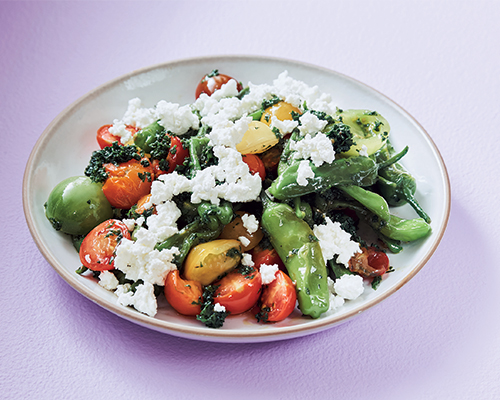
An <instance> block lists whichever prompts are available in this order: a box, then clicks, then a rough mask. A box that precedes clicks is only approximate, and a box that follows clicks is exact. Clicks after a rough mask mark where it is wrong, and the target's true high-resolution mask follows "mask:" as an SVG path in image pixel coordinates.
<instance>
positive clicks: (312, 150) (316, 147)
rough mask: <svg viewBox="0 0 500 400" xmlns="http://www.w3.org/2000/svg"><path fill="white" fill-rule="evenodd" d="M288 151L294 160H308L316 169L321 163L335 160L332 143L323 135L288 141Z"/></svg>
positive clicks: (308, 135)
mask: <svg viewBox="0 0 500 400" xmlns="http://www.w3.org/2000/svg"><path fill="white" fill-rule="evenodd" d="M290 150H292V151H294V152H295V153H294V155H293V157H294V158H295V159H310V160H311V161H312V162H313V164H314V165H315V166H316V167H319V166H321V165H322V164H323V163H325V162H326V163H331V162H332V161H333V160H334V159H335V150H334V149H333V145H332V141H331V140H330V139H329V138H328V136H326V135H325V134H323V133H318V134H317V135H316V136H311V135H310V134H307V135H306V136H305V137H304V138H303V139H301V140H297V141H295V140H290Z"/></svg>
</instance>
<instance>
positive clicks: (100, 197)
mask: <svg viewBox="0 0 500 400" xmlns="http://www.w3.org/2000/svg"><path fill="white" fill-rule="evenodd" d="M45 216H46V217H47V219H48V220H49V221H50V223H51V224H52V226H53V227H54V229H56V230H60V231H61V232H64V233H67V234H70V235H75V236H76V235H86V234H87V233H89V232H90V231H91V230H92V229H93V228H94V227H96V226H97V225H99V224H100V223H101V222H104V221H106V220H107V219H110V218H113V209H112V208H111V205H110V204H109V201H108V199H106V196H104V193H103V192H102V185H101V184H100V183H95V182H92V180H91V179H90V178H88V177H86V176H74V177H71V178H67V179H65V180H63V181H62V182H60V183H59V184H58V185H56V187H54V189H53V190H52V192H51V193H50V195H49V198H48V200H47V202H46V203H45Z"/></svg>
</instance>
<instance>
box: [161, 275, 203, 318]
mask: <svg viewBox="0 0 500 400" xmlns="http://www.w3.org/2000/svg"><path fill="white" fill-rule="evenodd" d="M164 292H165V297H166V298H167V301H168V303H169V304H170V305H171V306H172V308H173V309H174V310H175V311H177V312H178V313H179V314H183V315H198V314H199V313H200V312H201V302H202V301H201V299H202V294H203V288H202V286H201V284H200V283H199V282H196V281H190V280H186V279H182V278H181V276H180V274H179V271H178V270H174V271H170V272H169V273H168V275H167V278H166V279H165V288H164Z"/></svg>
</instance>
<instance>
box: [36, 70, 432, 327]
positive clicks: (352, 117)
mask: <svg viewBox="0 0 500 400" xmlns="http://www.w3.org/2000/svg"><path fill="white" fill-rule="evenodd" d="M111 122H112V123H111ZM96 128H97V127H96ZM96 139H97V143H96V145H98V146H99V148H100V149H99V150H96V151H94V152H93V153H92V154H91V155H90V154H89V162H88V165H87V167H86V168H85V170H84V171H82V175H81V176H74V177H68V178H67V179H65V180H63V181H62V182H60V183H59V184H58V185H56V187H54V189H53V190H52V192H51V193H50V195H49V198H48V199H47V202H46V203H45V215H46V217H47V219H48V221H49V222H50V223H51V224H52V226H53V227H54V228H55V229H57V230H59V231H60V232H62V233H63V234H66V235H69V237H70V238H71V240H72V241H73V244H74V246H75V248H76V250H77V251H78V252H79V257H80V261H81V267H80V268H78V270H77V271H76V273H77V274H82V275H88V276H91V277H92V278H95V279H96V280H97V281H98V283H99V285H101V286H102V287H104V288H105V289H107V290H110V291H112V292H114V293H115V294H116V301H117V303H118V304H120V305H123V306H125V307H127V306H130V307H133V308H135V309H136V310H137V311H138V312H140V313H143V314H146V315H148V316H150V317H154V316H155V315H156V314H157V312H158V301H157V299H158V297H159V296H164V297H165V298H166V300H167V302H168V304H169V305H170V306H171V307H172V308H173V309H174V310H176V311H177V312H178V313H179V314H182V315H186V316H191V317H192V318H196V319H197V320H198V321H200V324H204V325H205V326H207V327H209V328H220V327H222V326H223V324H224V321H225V320H226V319H227V318H231V315H237V314H242V313H252V314H253V315H254V316H255V323H262V324H265V323H273V322H278V321H282V320H285V319H286V318H287V317H288V316H289V315H290V314H291V313H292V312H293V311H294V310H295V309H296V308H298V310H299V311H300V312H301V313H302V315H304V318H319V317H321V316H322V315H328V314H331V313H335V312H336V311H337V310H339V309H340V308H341V307H342V306H343V304H344V303H345V302H346V301H351V300H354V299H356V298H358V297H359V296H360V295H361V294H362V293H363V292H364V291H365V290H376V289H377V287H378V285H379V284H380V282H381V280H383V279H384V278H385V277H387V276H388V274H390V272H391V271H392V270H393V267H392V266H391V265H390V260H389V257H388V256H387V253H399V252H401V251H403V246H404V245H405V243H408V242H411V241H416V240H419V239H422V238H424V237H426V236H427V235H428V234H429V233H430V232H431V225H430V218H429V216H428V215H427V214H426V212H425V211H424V210H423V209H422V207H421V206H420V205H419V203H418V201H417V199H416V198H415V194H416V180H415V179H414V177H413V176H412V175H411V174H410V173H409V172H408V171H407V170H406V169H405V168H404V167H403V165H402V164H401V162H400V160H401V159H402V158H403V157H404V155H405V154H406V153H407V152H408V150H409V149H408V147H406V148H403V149H395V148H393V146H392V144H391V141H390V125H389V121H387V120H386V119H385V118H384V117H383V116H382V115H380V113H379V112H377V111H376V110H367V109H342V108H339V106H338V105H337V104H334V102H333V101H332V99H331V96H330V95H329V94H326V93H322V92H321V91H320V90H319V88H318V87H317V86H313V87H311V86H308V85H307V84H306V83H304V82H302V81H299V80H295V79H294V78H292V77H291V76H289V74H288V72H287V71H284V72H282V73H281V74H279V76H278V77H277V78H276V79H275V80H274V81H273V82H272V83H269V84H253V83H251V82H249V83H248V84H247V85H243V84H242V83H241V82H239V81H238V80H236V79H234V78H232V77H230V76H228V75H225V74H222V73H219V71H217V70H214V71H212V72H211V73H209V74H207V75H205V76H204V77H203V78H202V79H201V81H200V82H199V84H198V86H197V88H196V90H195V93H194V102H193V103H192V104H186V105H180V104H177V103H172V102H167V101H165V100H161V101H159V102H158V103H157V104H156V105H154V106H153V107H146V106H144V105H143V104H142V101H141V99H139V98H133V99H131V100H129V101H128V107H127V109H126V110H125V113H124V115H123V116H122V117H121V118H119V119H115V120H114V121H110V123H109V124H108V125H104V126H102V127H100V128H98V129H97V134H96ZM403 204H409V205H410V206H411V207H412V209H413V210H414V213H415V215H414V218H411V219H405V218H401V217H398V216H397V215H396V213H395V212H394V209H395V208H397V207H399V206H401V205H403Z"/></svg>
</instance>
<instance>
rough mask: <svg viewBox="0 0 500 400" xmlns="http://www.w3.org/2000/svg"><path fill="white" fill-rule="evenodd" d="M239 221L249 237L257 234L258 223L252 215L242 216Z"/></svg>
mask: <svg viewBox="0 0 500 400" xmlns="http://www.w3.org/2000/svg"><path fill="white" fill-rule="evenodd" d="M241 220H242V221H243V226H244V227H245V229H246V230H247V232H248V233H249V234H250V235H251V234H252V233H255V232H257V230H258V229H259V221H258V220H257V218H256V217H255V215H253V214H243V215H242V216H241Z"/></svg>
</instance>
